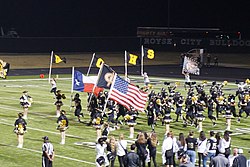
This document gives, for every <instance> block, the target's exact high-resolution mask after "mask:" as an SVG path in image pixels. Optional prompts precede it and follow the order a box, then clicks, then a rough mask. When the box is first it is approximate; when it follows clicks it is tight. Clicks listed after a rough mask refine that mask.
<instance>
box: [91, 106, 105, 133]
mask: <svg viewBox="0 0 250 167" xmlns="http://www.w3.org/2000/svg"><path fill="white" fill-rule="evenodd" d="M92 124H93V127H95V128H96V129H101V127H102V124H103V115H102V110H101V109H100V108H99V109H96V111H95V115H94V119H93V121H92Z"/></svg>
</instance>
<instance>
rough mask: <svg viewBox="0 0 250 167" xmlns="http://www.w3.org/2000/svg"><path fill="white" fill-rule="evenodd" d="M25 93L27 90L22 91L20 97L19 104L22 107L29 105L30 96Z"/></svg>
mask: <svg viewBox="0 0 250 167" xmlns="http://www.w3.org/2000/svg"><path fill="white" fill-rule="evenodd" d="M27 93H28V91H24V92H23V95H22V96H21V97H20V104H21V106H22V107H23V108H29V107H31V102H32V97H31V96H30V95H28V94H27Z"/></svg>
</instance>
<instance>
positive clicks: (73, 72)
mask: <svg viewBox="0 0 250 167" xmlns="http://www.w3.org/2000/svg"><path fill="white" fill-rule="evenodd" d="M74 76H75V67H74V66H73V67H72V79H71V81H72V84H71V91H70V93H71V95H70V108H69V110H70V111H72V108H73V107H72V99H73V97H72V96H73V88H74Z"/></svg>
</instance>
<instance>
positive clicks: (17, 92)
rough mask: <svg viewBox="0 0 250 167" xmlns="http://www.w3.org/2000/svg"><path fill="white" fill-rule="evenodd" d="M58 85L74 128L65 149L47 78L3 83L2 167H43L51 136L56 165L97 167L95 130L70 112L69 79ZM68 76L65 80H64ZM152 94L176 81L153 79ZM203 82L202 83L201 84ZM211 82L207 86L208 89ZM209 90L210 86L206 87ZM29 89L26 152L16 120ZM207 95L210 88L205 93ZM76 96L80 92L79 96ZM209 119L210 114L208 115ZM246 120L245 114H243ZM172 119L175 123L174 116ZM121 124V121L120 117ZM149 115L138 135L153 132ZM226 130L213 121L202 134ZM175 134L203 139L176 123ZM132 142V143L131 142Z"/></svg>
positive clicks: (238, 137)
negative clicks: (45, 145)
mask: <svg viewBox="0 0 250 167" xmlns="http://www.w3.org/2000/svg"><path fill="white" fill-rule="evenodd" d="M59 77H60V78H59V79H58V82H57V87H58V89H60V90H62V92H63V93H65V95H66V97H67V98H66V99H65V100H63V102H64V106H63V107H62V109H64V110H66V112H67V117H68V118H69V129H68V130H67V131H66V134H67V137H66V144H65V145H60V144H59V143H60V134H59V133H58V131H57V130H56V127H57V124H56V117H55V110H56V107H55V105H54V102H55V99H53V94H51V93H50V92H49V91H50V89H51V86H50V84H49V83H48V80H47V79H38V78H37V77H35V76H24V77H9V78H8V80H0V88H1V89H0V93H1V95H0V96H1V100H0V120H1V121H0V129H1V135H0V146H1V147H0V148H1V149H0V164H1V165H0V166H2V167H37V166H41V157H42V151H41V147H42V143H43V140H42V137H43V136H45V135H47V136H49V138H50V141H51V142H52V143H53V145H54V148H55V152H56V157H55V160H54V166H62V167H66V166H70V167H71V166H72V167H74V166H83V167H85V166H86V167H87V166H95V165H94V161H95V149H94V145H93V143H94V142H95V139H96V132H95V129H94V128H93V127H91V126H86V125H85V124H81V123H78V122H77V119H76V117H75V116H74V113H73V111H72V112H70V94H71V79H70V76H66V75H65V76H59ZM63 77H64V78H63ZM150 79H151V81H152V85H153V89H154V90H155V91H156V92H159V91H160V89H161V88H162V87H166V86H165V85H164V84H163V82H164V81H166V80H167V81H171V82H172V84H174V83H175V82H176V81H178V80H177V79H166V78H165V79H164V78H156V77H151V78H150ZM131 80H132V82H138V83H139V84H142V83H143V81H142V78H141V77H139V78H138V77H136V76H131ZM201 82H202V81H197V83H201ZM210 84H211V82H209V81H208V85H210ZM207 88H209V86H207ZM236 88H237V86H236V85H235V84H234V83H228V85H226V86H225V87H224V92H225V94H226V95H228V94H229V93H233V94H234V93H235V90H236ZM24 90H28V91H29V94H30V95H31V96H32V98H33V101H34V102H33V104H32V107H31V108H30V109H29V114H28V120H27V123H28V126H27V130H28V132H27V133H26V134H25V135H24V146H23V147H24V148H23V149H19V148H16V146H17V138H16V135H15V134H14V133H13V129H14V126H13V124H14V121H15V120H16V118H17V113H18V112H21V111H22V108H21V107H20V104H19V98H20V97H21V95H22V92H23V91H24ZM177 90H178V91H180V92H181V93H182V94H184V95H185V93H186V92H185V90H184V89H183V82H182V81H180V86H179V87H178V88H177ZM206 90H207V89H206ZM74 93H76V92H74ZM80 97H81V99H82V106H83V112H84V114H85V118H84V121H85V122H88V120H89V115H88V111H87V110H86V101H87V100H86V93H82V92H81V93H80ZM237 112H238V109H237ZM204 115H206V116H207V114H204ZM244 116H245V115H244ZM172 118H175V114H174V112H173V113H172ZM121 119H122V118H121ZM146 120H147V119H146V115H145V113H140V117H139V118H138V119H137V122H138V125H137V126H136V127H135V131H136V133H137V132H139V131H146V132H150V131H151V129H150V127H148V126H147V121H146ZM236 120H237V119H235V118H234V119H233V120H232V128H231V129H232V130H233V134H232V147H240V148H243V149H244V153H245V155H246V157H247V158H248V159H249V157H250V155H249V154H248V153H247V152H248V150H250V144H249V138H250V120H249V118H248V119H242V120H241V123H236ZM225 128H226V125H225V118H223V117H222V116H220V118H219V119H218V121H217V126H215V127H212V123H211V122H210V120H209V119H208V118H206V119H205V121H204V123H203V130H204V131H205V132H206V133H207V137H208V132H209V131H210V130H215V131H224V130H225ZM171 130H172V131H173V132H174V134H175V135H176V136H178V134H179V133H180V132H184V133H185V134H188V132H189V130H194V131H195V132H196V133H195V136H196V137H198V131H197V129H195V128H194V127H190V126H188V127H187V128H183V126H182V122H177V123H172V124H171ZM156 132H157V134H158V138H159V140H160V145H159V146H158V152H159V153H158V156H157V162H158V164H159V165H160V164H161V154H160V152H161V143H162V139H163V137H164V133H165V127H164V126H161V122H160V121H159V122H158V126H157V127H156ZM120 133H124V134H125V136H126V137H127V139H128V136H129V129H128V126H127V125H123V126H121V127H120V129H119V130H116V131H112V132H111V133H110V135H114V136H115V137H116V138H118V136H119V134H120ZM128 140H129V139H128ZM116 166H118V160H116Z"/></svg>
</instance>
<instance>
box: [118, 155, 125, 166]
mask: <svg viewBox="0 0 250 167" xmlns="http://www.w3.org/2000/svg"><path fill="white" fill-rule="evenodd" d="M124 157H125V156H118V162H119V164H120V167H125V164H124V161H125V160H124Z"/></svg>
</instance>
